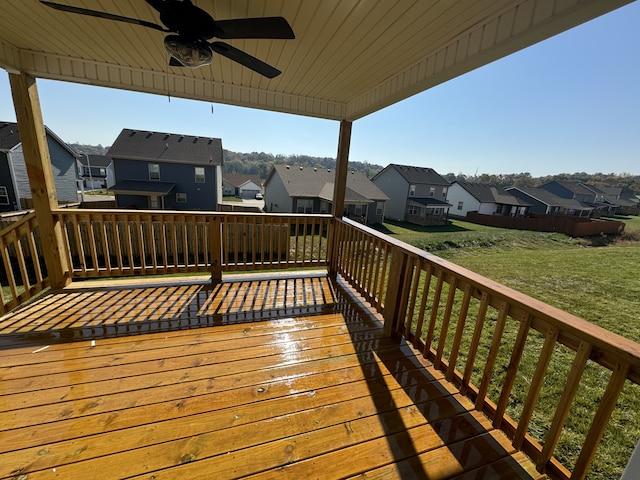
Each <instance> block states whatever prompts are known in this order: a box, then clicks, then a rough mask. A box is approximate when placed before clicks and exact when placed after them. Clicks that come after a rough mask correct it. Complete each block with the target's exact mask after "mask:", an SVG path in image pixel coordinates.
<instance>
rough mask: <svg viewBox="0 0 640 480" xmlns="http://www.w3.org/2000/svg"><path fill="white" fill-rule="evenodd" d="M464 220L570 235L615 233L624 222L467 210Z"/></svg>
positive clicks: (586, 235) (620, 231) (493, 225)
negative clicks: (487, 213) (509, 214)
mask: <svg viewBox="0 0 640 480" xmlns="http://www.w3.org/2000/svg"><path fill="white" fill-rule="evenodd" d="M466 220H468V221H469V222H473V223H478V224H480V225H488V226H490V227H500V228H512V229H516V230H533V231H536V232H558V233H564V234H566V235H570V236H572V237H588V236H591V235H600V234H609V233H613V234H617V233H622V232H623V231H624V227H625V224H624V222H620V221H617V220H600V219H595V218H588V217H572V216H569V215H542V214H532V215H530V216H527V217H522V216H520V217H509V216H506V215H484V214H481V213H478V212H468V213H467V217H466Z"/></svg>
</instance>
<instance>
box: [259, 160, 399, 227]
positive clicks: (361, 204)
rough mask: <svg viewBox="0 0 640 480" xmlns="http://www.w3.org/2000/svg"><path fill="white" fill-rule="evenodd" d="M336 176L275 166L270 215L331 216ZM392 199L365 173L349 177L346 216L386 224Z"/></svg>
mask: <svg viewBox="0 0 640 480" xmlns="http://www.w3.org/2000/svg"><path fill="white" fill-rule="evenodd" d="M334 181H335V173H334V171H333V170H330V169H324V168H310V167H290V166H289V165H276V166H274V167H273V168H272V169H271V171H270V172H269V175H268V176H267V180H266V181H265V183H264V187H265V198H264V200H265V206H264V209H265V211H266V212H274V213H278V212H279V213H283V212H291V213H331V208H332V204H333V201H332V200H333V189H334ZM388 200H389V197H387V195H385V194H384V192H382V191H381V190H380V189H379V188H378V187H377V186H376V185H374V184H373V183H372V182H371V180H369V179H368V178H367V177H366V175H365V174H364V173H362V172H353V171H352V172H349V173H348V174H347V189H346V192H345V199H344V212H343V214H344V216H346V217H349V218H352V219H354V220H357V221H359V222H360V223H364V224H367V225H373V224H376V223H382V221H383V218H384V211H385V204H386V202H387V201H388Z"/></svg>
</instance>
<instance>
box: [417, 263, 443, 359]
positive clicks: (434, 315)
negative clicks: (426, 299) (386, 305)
mask: <svg viewBox="0 0 640 480" xmlns="http://www.w3.org/2000/svg"><path fill="white" fill-rule="evenodd" d="M436 276H437V277H438V282H437V283H436V291H435V293H434V295H433V302H431V318H430V319H429V325H428V327H427V337H426V339H425V342H424V351H423V352H422V353H423V355H424V356H425V357H426V358H429V357H430V356H431V355H430V354H431V343H432V342H433V337H434V335H435V330H436V323H437V321H438V313H439V311H440V296H441V295H442V285H443V283H444V276H445V273H444V272H443V271H442V270H438V271H437V272H436Z"/></svg>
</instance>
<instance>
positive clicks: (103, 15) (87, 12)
mask: <svg viewBox="0 0 640 480" xmlns="http://www.w3.org/2000/svg"><path fill="white" fill-rule="evenodd" d="M40 3H41V4H43V5H46V6H47V7H51V8H55V9H56V10H61V11H63V12H70V13H78V14H80V15H89V16H91V17H98V18H106V19H107V20H115V21H117V22H125V23H133V24H134V25H142V26H143V27H148V28H153V29H154V30H160V31H161V32H169V31H170V30H167V29H166V28H164V27H161V26H160V25H157V24H155V23H152V22H147V21H145V20H140V19H137V18H129V17H123V16H121V15H114V14H113V13H106V12H99V11H97V10H89V9H86V8H80V7H73V6H71V5H62V4H60V3H53V2H46V1H44V0H40Z"/></svg>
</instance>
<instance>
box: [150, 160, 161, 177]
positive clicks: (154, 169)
mask: <svg viewBox="0 0 640 480" xmlns="http://www.w3.org/2000/svg"><path fill="white" fill-rule="evenodd" d="M149 180H160V165H159V164H157V163H150V164H149Z"/></svg>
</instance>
